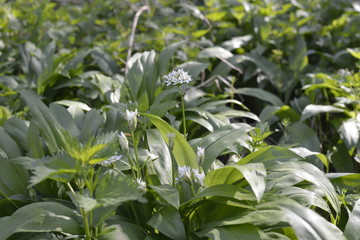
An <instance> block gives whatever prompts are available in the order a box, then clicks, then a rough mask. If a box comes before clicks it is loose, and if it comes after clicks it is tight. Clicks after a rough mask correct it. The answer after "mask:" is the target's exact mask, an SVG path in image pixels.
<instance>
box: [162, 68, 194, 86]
mask: <svg viewBox="0 0 360 240" xmlns="http://www.w3.org/2000/svg"><path fill="white" fill-rule="evenodd" d="M164 78H165V80H164V82H165V83H166V86H169V85H179V84H183V83H189V82H191V81H192V78H191V76H190V75H189V73H187V72H185V71H184V70H183V69H182V68H181V69H179V70H177V71H175V70H173V71H172V72H171V73H169V74H168V75H166V76H165V77H164Z"/></svg>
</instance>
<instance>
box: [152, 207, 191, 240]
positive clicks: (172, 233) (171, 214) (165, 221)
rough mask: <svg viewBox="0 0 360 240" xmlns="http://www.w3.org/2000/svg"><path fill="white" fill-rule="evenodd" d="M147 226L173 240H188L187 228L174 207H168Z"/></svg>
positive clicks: (157, 214)
mask: <svg viewBox="0 0 360 240" xmlns="http://www.w3.org/2000/svg"><path fill="white" fill-rule="evenodd" d="M147 224H148V225H150V226H151V227H153V228H154V229H157V230H158V231H159V232H161V233H163V234H165V235H166V236H168V237H170V238H171V239H179V240H186V233H185V227H184V224H183V222H182V220H181V216H180V214H179V212H178V211H177V210H176V209H174V208H172V207H171V208H170V207H168V208H166V209H163V210H161V211H160V212H157V213H155V214H154V215H152V217H151V219H150V220H149V221H148V222H147Z"/></svg>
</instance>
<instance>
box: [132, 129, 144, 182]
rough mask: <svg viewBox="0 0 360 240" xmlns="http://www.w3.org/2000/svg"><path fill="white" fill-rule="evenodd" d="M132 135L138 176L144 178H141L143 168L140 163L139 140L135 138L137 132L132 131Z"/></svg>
mask: <svg viewBox="0 0 360 240" xmlns="http://www.w3.org/2000/svg"><path fill="white" fill-rule="evenodd" d="M131 136H132V141H133V144H134V154H135V164H136V168H137V169H136V171H137V178H140V179H142V178H141V175H142V174H141V169H140V163H139V157H138V148H137V147H138V146H137V145H138V142H137V140H136V138H135V132H134V131H132V132H131Z"/></svg>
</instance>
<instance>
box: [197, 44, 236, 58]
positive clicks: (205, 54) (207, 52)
mask: <svg viewBox="0 0 360 240" xmlns="http://www.w3.org/2000/svg"><path fill="white" fill-rule="evenodd" d="M232 56H233V54H232V53H231V52H230V51H228V50H226V49H224V48H222V47H219V46H216V47H208V48H205V49H203V50H202V51H201V52H200V53H199V54H198V57H200V58H225V59H226V58H229V57H232Z"/></svg>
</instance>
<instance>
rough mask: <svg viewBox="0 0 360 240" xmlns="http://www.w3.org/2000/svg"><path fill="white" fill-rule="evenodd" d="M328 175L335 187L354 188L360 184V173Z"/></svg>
mask: <svg viewBox="0 0 360 240" xmlns="http://www.w3.org/2000/svg"><path fill="white" fill-rule="evenodd" d="M326 177H327V178H329V179H330V181H331V183H332V184H333V185H334V187H335V188H339V189H348V190H353V189H354V188H357V187H358V186H360V173H328V174H326Z"/></svg>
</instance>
